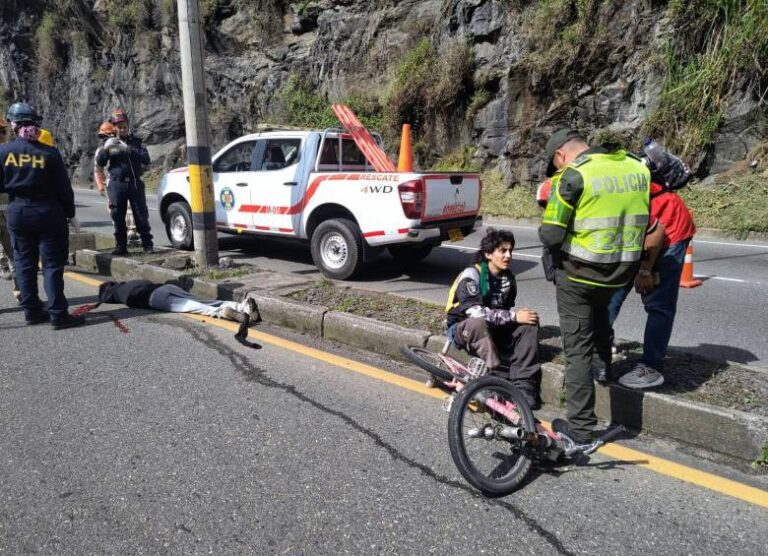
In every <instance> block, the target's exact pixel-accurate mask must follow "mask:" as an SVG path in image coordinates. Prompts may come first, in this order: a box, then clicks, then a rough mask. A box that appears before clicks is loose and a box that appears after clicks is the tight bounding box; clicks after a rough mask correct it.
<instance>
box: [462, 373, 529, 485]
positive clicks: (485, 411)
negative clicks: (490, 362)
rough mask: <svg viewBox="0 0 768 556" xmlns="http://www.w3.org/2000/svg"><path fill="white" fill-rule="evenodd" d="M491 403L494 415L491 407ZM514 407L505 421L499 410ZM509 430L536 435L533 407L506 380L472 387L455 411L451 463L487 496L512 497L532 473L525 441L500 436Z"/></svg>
mask: <svg viewBox="0 0 768 556" xmlns="http://www.w3.org/2000/svg"><path fill="white" fill-rule="evenodd" d="M489 400H492V402H489ZM489 403H490V404H492V405H493V406H494V407H495V408H496V409H492V408H491V407H489ZM510 404H511V405H510ZM512 406H514V407H513V411H506V412H505V413H507V415H506V416H505V415H502V414H501V413H500V412H499V411H498V409H499V408H500V407H507V408H511V407H512ZM505 426H511V427H516V428H519V429H523V431H524V432H526V433H529V432H534V431H535V430H536V422H535V420H534V418H533V412H532V411H531V408H530V406H529V405H528V403H527V402H526V401H525V398H523V396H522V394H520V392H518V390H517V389H516V388H514V387H513V386H512V385H511V384H510V383H509V381H508V380H506V379H503V378H498V377H485V378H481V379H478V380H475V381H473V382H470V383H469V384H468V385H467V387H466V388H465V389H464V390H462V391H461V393H459V395H458V396H457V397H456V399H455V400H454V401H453V404H452V405H451V412H450V415H449V417H448V446H449V447H450V449H451V457H452V458H453V462H454V463H455V464H456V467H457V468H458V469H459V472H460V473H461V474H462V476H463V477H464V478H465V479H466V480H467V482H468V483H469V484H471V485H472V486H474V487H475V488H477V489H478V490H480V491H481V492H482V493H483V494H485V495H487V496H504V495H507V494H509V493H511V492H512V491H513V490H515V489H516V488H517V487H518V486H519V485H520V483H522V482H523V480H524V479H525V477H526V475H527V474H528V471H529V470H530V468H531V459H530V457H529V455H528V451H527V448H526V445H525V443H524V441H523V440H508V439H505V438H501V436H499V434H498V433H499V431H500V430H501V428H502V427H505Z"/></svg>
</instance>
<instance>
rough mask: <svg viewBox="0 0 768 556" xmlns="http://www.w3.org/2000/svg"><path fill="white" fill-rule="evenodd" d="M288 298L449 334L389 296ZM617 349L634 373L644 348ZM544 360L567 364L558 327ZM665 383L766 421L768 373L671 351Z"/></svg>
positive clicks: (348, 292)
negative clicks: (760, 416)
mask: <svg viewBox="0 0 768 556" xmlns="http://www.w3.org/2000/svg"><path fill="white" fill-rule="evenodd" d="M290 297H291V298H293V299H296V300H299V301H305V302H307V303H313V304H316V305H323V306H326V307H329V308H330V309H331V310H334V311H343V312H347V313H352V314H355V315H360V316H364V317H370V318H374V319H378V320H381V321H385V322H391V323H394V324H398V325H400V326H404V327H407V328H416V329H421V330H428V331H430V332H432V333H433V334H441V333H443V332H444V330H445V325H444V320H445V314H444V312H443V309H442V307H439V306H437V305H433V304H430V303H424V302H420V301H417V300H414V299H406V298H402V297H399V296H395V295H391V294H383V293H377V292H367V291H364V290H359V289H351V288H347V287H342V286H336V285H334V284H333V283H332V282H329V281H319V282H316V283H314V284H313V285H312V286H310V287H309V288H307V289H304V290H301V291H298V292H295V293H293V294H291V295H290ZM617 346H618V348H619V355H618V356H617V361H616V363H615V371H616V373H617V375H620V374H623V373H625V372H627V371H629V370H630V369H631V368H632V365H633V364H634V362H635V361H637V359H638V357H639V356H640V354H641V352H642V345H640V344H638V343H636V342H627V341H621V340H619V341H618V342H617ZM541 356H542V358H543V360H544V361H551V362H554V363H560V364H562V363H563V355H562V349H561V340H560V330H559V328H558V327H556V326H544V327H542V329H541ZM664 377H665V383H664V385H663V386H662V387H660V388H657V389H656V390H655V391H656V392H660V393H663V394H669V395H672V396H679V397H683V398H686V399H689V400H692V401H697V402H702V403H706V404H710V405H715V406H719V407H724V408H729V409H738V410H741V411H746V412H749V413H755V414H758V415H763V416H768V372H765V371H761V370H755V369H751V368H747V367H743V366H740V365H735V364H729V363H727V362H724V361H715V360H712V359H706V358H704V357H701V356H698V355H695V354H691V353H686V352H681V351H674V350H672V351H670V353H669V354H668V356H667V361H666V367H665V369H664Z"/></svg>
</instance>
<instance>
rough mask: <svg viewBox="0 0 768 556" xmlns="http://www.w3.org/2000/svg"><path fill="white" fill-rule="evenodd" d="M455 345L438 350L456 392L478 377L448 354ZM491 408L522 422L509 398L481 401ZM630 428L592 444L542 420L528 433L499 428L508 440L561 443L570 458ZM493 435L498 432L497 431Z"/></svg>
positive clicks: (613, 431)
mask: <svg viewBox="0 0 768 556" xmlns="http://www.w3.org/2000/svg"><path fill="white" fill-rule="evenodd" d="M450 347H451V340H448V341H447V342H446V343H445V345H444V346H443V349H442V350H441V351H440V353H438V354H437V355H438V357H439V358H440V360H441V361H442V362H443V363H444V364H445V365H446V367H448V370H449V371H450V373H451V374H452V375H453V376H454V378H453V380H451V381H450V382H444V383H443V386H444V387H446V388H448V389H449V390H453V391H454V392H457V393H458V392H460V391H461V390H462V389H463V388H464V386H465V385H466V383H467V382H468V381H469V380H471V379H472V378H475V377H474V376H473V375H472V373H470V371H469V369H468V368H467V367H466V365H464V364H462V363H460V362H459V361H457V360H456V359H454V358H453V357H451V356H450V355H447V353H448V350H449V349H450ZM480 401H481V402H482V403H483V405H485V406H486V407H487V408H488V409H490V410H491V411H495V412H496V413H499V414H500V415H503V416H504V417H506V418H507V419H508V420H509V421H511V422H513V423H514V422H519V421H520V414H519V413H518V412H517V408H516V407H515V405H514V404H512V403H511V402H509V401H506V400H505V401H503V402H502V401H499V400H498V399H495V398H492V397H488V398H485V399H482V400H480ZM625 431H626V428H625V427H624V426H621V425H620V426H618V427H614V428H613V429H611V430H609V431H607V432H606V433H605V434H603V435H602V436H600V438H598V439H596V440H595V441H593V442H591V443H588V444H576V443H575V442H574V441H573V440H571V439H570V438H568V437H565V436H561V435H560V434H558V433H556V432H554V431H551V430H549V429H547V428H545V427H544V426H543V425H542V424H541V423H540V422H539V421H538V420H537V421H536V431H535V432H528V431H525V430H524V429H522V428H521V427H512V426H504V427H502V428H501V429H499V430H498V435H499V436H500V437H502V438H504V439H506V440H510V441H524V442H527V443H530V444H532V445H533V446H535V447H536V448H538V449H541V450H547V449H549V448H552V447H554V446H555V445H559V446H560V447H561V448H562V450H563V453H564V455H565V456H566V457H571V456H573V455H575V454H579V453H581V454H591V453H593V452H595V451H597V450H598V449H599V448H600V447H601V446H603V445H604V444H605V443H606V442H608V441H609V440H611V439H613V438H615V437H616V436H618V435H619V434H621V433H623V432H625ZM487 434H488V433H487V432H486V431H478V432H477V435H478V436H481V435H487ZM493 434H496V432H494V433H493Z"/></svg>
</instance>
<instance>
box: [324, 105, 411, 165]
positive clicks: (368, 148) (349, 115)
mask: <svg viewBox="0 0 768 556" xmlns="http://www.w3.org/2000/svg"><path fill="white" fill-rule="evenodd" d="M332 108H333V112H334V113H335V114H336V117H337V118H338V119H339V121H340V122H341V125H343V126H344V128H345V129H346V130H347V131H348V132H349V134H350V135H351V136H352V139H354V140H355V144H356V145H357V147H358V148H359V149H360V150H361V151H362V152H363V154H364V155H365V157H366V158H367V159H368V161H369V162H370V163H371V165H372V166H373V167H374V169H375V170H376V171H377V172H397V167H396V166H395V165H394V163H393V162H392V161H391V160H390V159H389V158H387V153H385V152H384V151H383V150H381V147H379V146H378V145H377V144H376V141H374V139H373V137H372V136H371V134H370V133H369V132H368V130H367V129H365V126H364V125H363V124H362V123H360V120H358V119H357V116H355V113H354V112H352V110H350V109H349V107H348V106H346V105H344V104H334V105H333V106H332Z"/></svg>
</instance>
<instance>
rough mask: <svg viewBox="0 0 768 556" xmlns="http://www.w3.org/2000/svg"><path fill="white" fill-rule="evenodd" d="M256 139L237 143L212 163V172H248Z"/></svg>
mask: <svg viewBox="0 0 768 556" xmlns="http://www.w3.org/2000/svg"><path fill="white" fill-rule="evenodd" d="M255 146H256V141H246V142H244V143H238V144H237V145H235V146H234V147H232V148H231V149H229V150H228V151H227V152H225V153H224V154H223V155H221V156H220V157H219V158H217V159H216V162H214V163H213V171H214V172H250V171H251V157H252V155H253V149H254V147H255Z"/></svg>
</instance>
